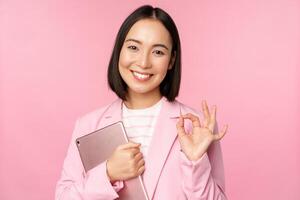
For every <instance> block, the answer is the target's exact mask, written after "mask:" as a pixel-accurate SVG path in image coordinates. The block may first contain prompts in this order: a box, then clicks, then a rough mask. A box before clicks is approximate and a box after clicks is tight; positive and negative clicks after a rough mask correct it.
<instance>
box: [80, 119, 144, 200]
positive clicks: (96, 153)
mask: <svg viewBox="0 0 300 200" xmlns="http://www.w3.org/2000/svg"><path fill="white" fill-rule="evenodd" d="M127 142H128V139H127V136H126V132H125V128H124V126H123V123H122V121H119V122H116V123H114V124H111V125H109V126H106V127H104V128H102V129H99V130H96V131H94V132H92V133H89V134H87V135H84V136H82V137H79V138H77V139H76V146H77V148H78V151H79V154H80V158H81V161H82V163H83V166H84V169H85V171H86V172H87V171H89V170H90V169H92V168H94V167H96V166H97V165H99V164H100V163H102V162H103V161H105V160H106V159H108V158H109V157H110V156H111V154H112V153H113V151H114V150H115V149H116V148H117V147H118V146H119V145H121V144H125V143H127ZM118 194H119V196H120V198H119V199H120V200H136V199H139V200H148V197H147V194H146V191H145V188H144V185H143V181H142V178H141V176H138V177H136V178H134V179H130V180H127V181H124V188H123V189H122V190H120V191H119V192H118Z"/></svg>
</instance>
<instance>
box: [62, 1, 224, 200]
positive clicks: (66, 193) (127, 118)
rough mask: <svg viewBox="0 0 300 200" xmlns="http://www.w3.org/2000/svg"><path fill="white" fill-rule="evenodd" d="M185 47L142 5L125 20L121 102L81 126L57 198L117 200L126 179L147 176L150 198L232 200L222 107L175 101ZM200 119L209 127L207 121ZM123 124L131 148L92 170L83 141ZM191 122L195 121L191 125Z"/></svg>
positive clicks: (114, 69) (114, 63)
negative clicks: (85, 162)
mask: <svg viewBox="0 0 300 200" xmlns="http://www.w3.org/2000/svg"><path fill="white" fill-rule="evenodd" d="M180 78H181V48H180V40H179V35H178V31H177V28H176V25H175V23H174V22H173V20H172V19H171V17H170V16H169V15H168V14H167V13H166V12H165V11H163V10H162V9H160V8H153V7H151V6H148V5H146V6H142V7H140V8H138V9H136V10H135V11H134V12H133V13H132V14H130V15H129V16H128V17H127V19H126V20H125V21H124V22H123V24H122V26H121V28H120V30H119V32H118V35H117V38H116V42H115V46H114V50H113V53H112V56H111V60H110V63H109V68H108V82H109V86H110V88H111V89H112V90H113V91H114V92H115V93H116V95H117V96H118V98H117V99H116V100H115V101H114V102H112V103H111V104H109V105H107V106H104V107H102V108H100V109H98V110H95V111H93V112H90V113H88V114H86V115H85V116H83V117H81V118H79V119H78V120H77V122H76V125H75V129H74V132H73V136H72V140H71V143H70V146H69V149H68V153H67V156H66V158H65V161H64V165H63V170H62V175H61V178H60V180H59V181H58V183H57V187H56V199H91V200H92V199H103V200H109V199H116V198H118V191H120V190H121V189H122V187H123V186H124V185H123V181H124V180H128V179H130V178H134V177H137V176H138V175H142V178H143V182H144V185H145V189H146V192H147V194H148V197H149V199H153V200H169V199H170V200H173V199H179V200H184V199H195V200H196V199H197V200H199V199H210V200H214V199H218V200H221V199H222V200H223V199H226V195H225V180H224V169H223V159H222V153H221V147H220V143H219V140H220V139H221V138H222V137H223V136H224V135H225V133H226V130H227V126H225V127H224V128H223V130H222V131H221V132H220V133H218V130H217V129H218V128H217V124H216V106H214V107H213V108H212V110H209V109H208V106H207V104H206V102H205V101H203V102H202V109H203V112H198V111H196V110H194V109H192V108H190V107H188V106H186V105H184V104H182V103H180V102H178V101H177V100H176V99H175V98H176V97H177V96H178V93H179V87H180ZM200 118H202V119H201V122H200ZM120 120H122V121H123V123H124V125H125V129H126V132H127V135H128V138H129V141H130V142H129V143H127V144H124V145H121V146H119V147H118V148H116V150H115V151H114V153H113V154H112V155H111V156H110V157H109V158H108V159H107V160H106V161H105V162H103V163H101V164H100V165H98V166H97V167H95V168H93V169H91V170H90V171H88V172H87V173H85V172H84V169H83V166H82V163H81V160H80V157H79V154H78V151H77V149H76V146H75V142H74V141H75V139H76V138H78V137H80V136H82V135H85V134H88V133H90V132H92V131H95V130H97V129H99V128H102V127H104V126H107V125H109V124H112V123H114V122H117V121H120ZM188 121H191V122H192V123H187V122H188Z"/></svg>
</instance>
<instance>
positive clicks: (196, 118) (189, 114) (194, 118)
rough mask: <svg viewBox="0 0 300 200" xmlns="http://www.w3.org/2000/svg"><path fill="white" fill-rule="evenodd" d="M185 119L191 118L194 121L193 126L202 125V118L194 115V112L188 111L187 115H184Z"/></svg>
mask: <svg viewBox="0 0 300 200" xmlns="http://www.w3.org/2000/svg"><path fill="white" fill-rule="evenodd" d="M183 118H184V119H190V120H191V121H192V124H193V127H200V126H201V124H200V120H199V117H197V116H196V115H193V114H192V113H187V114H185V115H183Z"/></svg>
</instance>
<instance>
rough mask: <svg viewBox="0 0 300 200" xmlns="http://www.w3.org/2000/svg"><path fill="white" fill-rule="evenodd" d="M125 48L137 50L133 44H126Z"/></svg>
mask: <svg viewBox="0 0 300 200" xmlns="http://www.w3.org/2000/svg"><path fill="white" fill-rule="evenodd" d="M127 48H128V49H131V50H137V47H136V46H133V45H132V46H128V47H127Z"/></svg>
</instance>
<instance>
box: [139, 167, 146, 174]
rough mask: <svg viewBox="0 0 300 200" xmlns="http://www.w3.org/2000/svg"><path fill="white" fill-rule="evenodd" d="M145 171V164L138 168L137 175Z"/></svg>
mask: <svg viewBox="0 0 300 200" xmlns="http://www.w3.org/2000/svg"><path fill="white" fill-rule="evenodd" d="M144 171H145V165H143V166H142V167H140V168H139V170H138V175H141V174H142V173H143V172H144Z"/></svg>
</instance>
